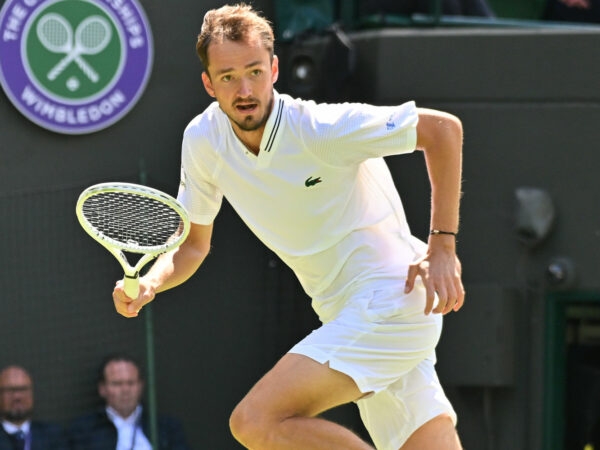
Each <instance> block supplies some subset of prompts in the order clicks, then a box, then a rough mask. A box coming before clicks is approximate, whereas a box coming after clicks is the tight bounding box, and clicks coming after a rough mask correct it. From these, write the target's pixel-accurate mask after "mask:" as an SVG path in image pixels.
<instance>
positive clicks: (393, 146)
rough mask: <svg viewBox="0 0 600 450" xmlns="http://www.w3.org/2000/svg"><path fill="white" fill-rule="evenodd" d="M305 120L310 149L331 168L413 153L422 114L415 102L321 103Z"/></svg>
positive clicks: (305, 130) (306, 137)
mask: <svg viewBox="0 0 600 450" xmlns="http://www.w3.org/2000/svg"><path fill="white" fill-rule="evenodd" d="M305 117H307V119H305V120H307V121H308V122H307V123H305V124H304V126H303V127H302V129H303V130H304V135H303V139H304V141H305V143H306V145H307V147H308V148H309V150H310V151H312V152H313V153H314V154H315V156H317V157H318V158H320V159H321V160H323V161H325V162H327V163H329V164H332V165H340V166H347V165H349V164H358V163H360V162H362V161H364V160H366V159H369V158H377V157H382V156H389V155H397V154H402V153H410V152H412V151H414V150H415V147H416V145H417V123H418V121H419V115H418V112H417V107H416V105H415V103H414V102H412V101H411V102H407V103H404V104H402V105H398V106H374V105H367V104H359V103H344V104H319V105H314V108H313V109H312V112H311V114H308V115H306V116H305Z"/></svg>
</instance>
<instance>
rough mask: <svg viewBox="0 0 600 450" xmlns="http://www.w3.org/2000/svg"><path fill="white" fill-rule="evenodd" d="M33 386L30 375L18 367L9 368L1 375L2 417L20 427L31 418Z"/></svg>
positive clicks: (0, 400)
mask: <svg viewBox="0 0 600 450" xmlns="http://www.w3.org/2000/svg"><path fill="white" fill-rule="evenodd" d="M32 412H33V386H32V384H31V378H30V377H29V375H28V374H27V373H26V372H24V371H23V370H22V369H20V368H18V367H9V368H7V369H6V370H4V371H3V372H2V374H1V375H0V415H1V416H2V418H3V419H5V420H8V421H9V422H12V423H15V424H18V425H20V424H21V423H23V422H25V421H26V420H27V419H30V418H31V415H32Z"/></svg>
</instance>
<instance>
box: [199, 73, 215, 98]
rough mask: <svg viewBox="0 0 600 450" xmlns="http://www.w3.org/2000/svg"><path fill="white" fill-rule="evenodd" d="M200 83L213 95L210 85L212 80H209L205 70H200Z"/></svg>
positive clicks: (213, 91)
mask: <svg viewBox="0 0 600 450" xmlns="http://www.w3.org/2000/svg"><path fill="white" fill-rule="evenodd" d="M202 84H204V89H206V92H207V93H208V95H210V96H211V97H213V98H214V97H215V90H214V89H213V87H212V82H211V81H210V77H209V76H208V73H206V71H204V72H202Z"/></svg>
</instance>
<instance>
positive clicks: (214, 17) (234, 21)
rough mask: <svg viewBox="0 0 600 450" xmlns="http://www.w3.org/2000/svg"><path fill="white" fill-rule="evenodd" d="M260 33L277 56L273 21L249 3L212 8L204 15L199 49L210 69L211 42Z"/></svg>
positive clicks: (267, 47) (237, 39)
mask: <svg viewBox="0 0 600 450" xmlns="http://www.w3.org/2000/svg"><path fill="white" fill-rule="evenodd" d="M255 36H257V37H258V38H259V39H260V41H261V43H262V45H263V46H264V47H265V48H266V49H267V50H268V51H269V53H270V54H271V59H272V58H273V47H274V41H275V37H274V36H273V28H272V27H271V23H270V22H269V21H268V20H267V19H265V18H264V17H262V16H261V15H260V14H259V13H258V12H256V11H255V10H254V9H252V6H250V5H247V4H245V3H239V4H237V5H225V6H222V7H221V8H218V9H211V10H210V11H208V12H207V13H206V14H205V15H204V22H203V23H202V30H201V31H200V34H199V35H198V41H197V42H196V52H197V53H198V57H199V58H200V61H202V65H203V66H204V69H205V70H208V63H209V62H208V46H209V45H210V43H211V42H213V41H214V42H223V41H225V40H226V39H227V40H230V41H234V42H240V41H248V40H249V39H251V38H253V37H255Z"/></svg>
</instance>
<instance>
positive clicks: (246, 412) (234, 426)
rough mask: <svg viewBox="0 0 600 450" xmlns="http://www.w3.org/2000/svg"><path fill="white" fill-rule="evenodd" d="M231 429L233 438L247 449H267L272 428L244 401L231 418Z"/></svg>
mask: <svg viewBox="0 0 600 450" xmlns="http://www.w3.org/2000/svg"><path fill="white" fill-rule="evenodd" d="M229 429H230V430H231V434H232V435H233V437H234V438H235V439H236V440H237V441H238V442H239V443H240V444H242V445H244V446H245V447H247V448H267V447H266V445H265V443H266V442H267V441H268V434H269V430H270V429H271V427H269V426H268V424H267V423H265V419H264V418H263V417H261V414H260V412H259V411H256V410H255V409H254V408H252V407H251V406H250V405H248V404H246V403H244V402H243V401H242V402H241V403H240V404H238V405H237V406H236V407H235V409H234V410H233V412H232V413H231V416H230V417H229Z"/></svg>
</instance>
